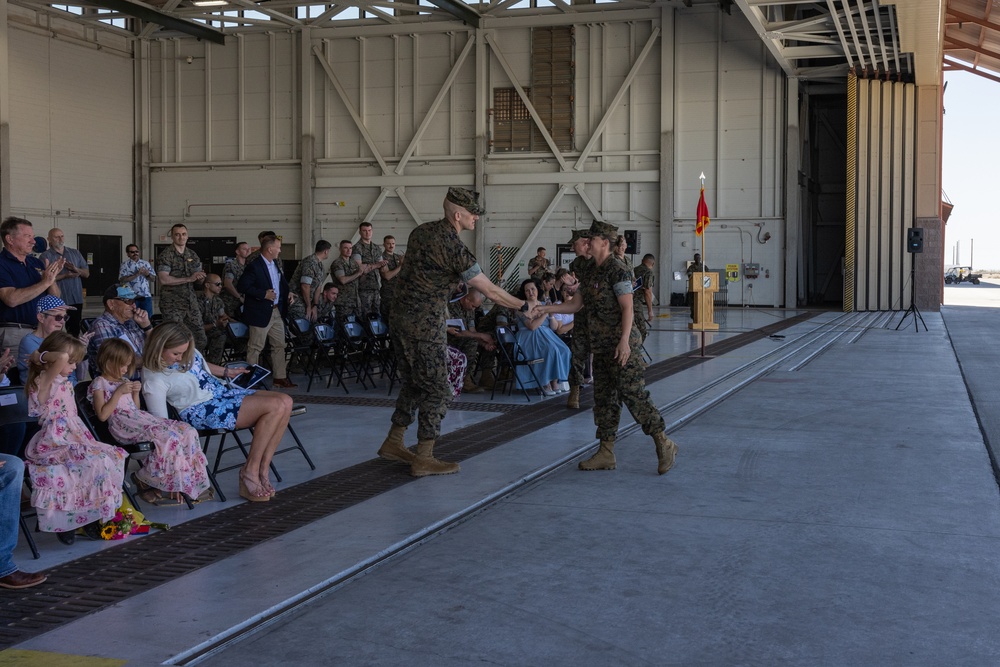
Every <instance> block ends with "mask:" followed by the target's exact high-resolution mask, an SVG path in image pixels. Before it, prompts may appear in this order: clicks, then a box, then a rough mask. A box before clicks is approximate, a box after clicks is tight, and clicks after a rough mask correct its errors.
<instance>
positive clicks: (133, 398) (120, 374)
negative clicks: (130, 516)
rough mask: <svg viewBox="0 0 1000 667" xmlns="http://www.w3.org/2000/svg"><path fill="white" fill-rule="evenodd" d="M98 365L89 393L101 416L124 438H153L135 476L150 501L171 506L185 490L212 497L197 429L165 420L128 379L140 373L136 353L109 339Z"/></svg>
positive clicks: (129, 440)
mask: <svg viewBox="0 0 1000 667" xmlns="http://www.w3.org/2000/svg"><path fill="white" fill-rule="evenodd" d="M97 365H98V367H99V368H101V369H103V371H104V374H103V375H101V376H100V377H98V378H97V379H96V380H94V381H93V382H92V383H91V385H90V389H89V390H88V396H89V398H90V400H91V402H92V403H93V404H94V410H95V411H96V412H97V417H98V418H99V419H100V420H101V421H106V422H108V428H109V429H110V430H111V433H112V434H113V435H114V436H115V437H116V438H118V440H119V441H120V442H122V443H127V444H135V443H137V442H146V441H150V442H152V443H153V445H154V449H153V451H152V452H151V453H150V454H149V456H148V457H147V458H146V461H145V463H144V464H143V466H142V468H141V469H140V470H139V471H138V472H136V473H135V474H134V475H133V476H132V477H133V480H134V481H135V482H136V486H138V487H139V490H140V491H141V492H142V496H141V497H142V498H143V500H145V501H146V502H149V503H153V504H155V505H170V504H178V503H180V502H181V497H180V495H181V494H182V493H183V494H186V495H187V496H188V497H189V498H192V499H198V500H205V499H207V498H209V497H210V495H211V494H210V491H209V480H208V473H207V472H206V466H207V463H208V462H207V461H206V460H205V455H204V454H203V453H202V451H201V446H200V443H199V440H198V431H197V430H196V429H195V428H194V427H192V426H190V425H188V424H185V423H183V422H179V421H174V420H172V419H163V418H162V417H157V416H155V415H151V414H150V413H148V412H145V411H144V410H140V409H139V408H138V404H139V390H140V389H141V388H142V384H141V383H140V382H131V381H129V380H128V379H126V378H130V377H132V374H133V373H134V372H135V353H134V352H133V351H132V347H131V346H130V345H129V344H128V343H126V342H125V341H123V340H122V339H120V338H109V339H108V340H106V341H104V343H102V344H101V348H100V349H99V350H98V351H97Z"/></svg>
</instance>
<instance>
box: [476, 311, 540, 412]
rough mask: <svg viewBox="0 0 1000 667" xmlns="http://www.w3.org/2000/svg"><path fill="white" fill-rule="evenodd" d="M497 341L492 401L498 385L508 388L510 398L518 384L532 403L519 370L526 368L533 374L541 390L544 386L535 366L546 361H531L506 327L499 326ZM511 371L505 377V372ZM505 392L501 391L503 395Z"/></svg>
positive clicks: (496, 334)
mask: <svg viewBox="0 0 1000 667" xmlns="http://www.w3.org/2000/svg"><path fill="white" fill-rule="evenodd" d="M495 336H496V340H497V349H498V354H497V366H498V368H497V371H498V372H497V378H496V382H495V383H494V385H493V391H492V392H491V393H490V400H493V398H494V397H495V396H496V392H497V385H503V386H505V387H507V395H508V396H509V395H510V393H511V391H513V386H514V383H517V386H518V388H519V389H520V390H521V391H522V392H524V397H525V398H526V399H528V402H529V403H531V396H529V395H528V390H527V389H526V388H525V386H524V385H523V384H522V383H521V379H520V378H519V377H518V376H517V369H518V368H520V367H522V366H523V367H526V368H527V369H528V371H530V372H531V377H533V378H534V379H535V384H537V385H538V387H539V389H540V388H541V386H542V383H541V381H540V380H539V379H538V376H537V375H535V369H534V368H532V367H533V366H535V365H537V364H540V363H543V362H544V361H545V360H544V359H542V358H537V359H529V358H528V356H527V355H526V354H525V353H524V350H523V349H521V346H520V345H519V344H518V342H517V338H515V337H514V334H513V332H511V330H510V329H508V328H507V327H505V326H498V327H497V328H496V332H495ZM505 369H506V370H507V371H509V372H508V373H507V374H506V375H507V376H506V377H504V375H505V374H504V372H503V371H504V370H505ZM502 392H503V390H502V389H501V393H502Z"/></svg>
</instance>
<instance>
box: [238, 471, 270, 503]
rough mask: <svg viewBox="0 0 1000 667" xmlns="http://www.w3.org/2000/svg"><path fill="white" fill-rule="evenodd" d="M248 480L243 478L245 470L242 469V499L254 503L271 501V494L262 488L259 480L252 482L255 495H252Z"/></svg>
mask: <svg viewBox="0 0 1000 667" xmlns="http://www.w3.org/2000/svg"><path fill="white" fill-rule="evenodd" d="M246 480H247V478H245V477H244V476H243V470H242V469H240V497H241V498H245V499H247V500H249V501H250V502H252V503H266V502H267V501H269V500H270V499H271V494H270V493H268V490H267V489H266V488H264V487H263V486H261V484H260V482H259V481H257V480H251V483H252V484H253V489H254V493H250V489H249V488H248V487H247V481H246Z"/></svg>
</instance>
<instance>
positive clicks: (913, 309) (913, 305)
mask: <svg viewBox="0 0 1000 667" xmlns="http://www.w3.org/2000/svg"><path fill="white" fill-rule="evenodd" d="M910 257H911V259H910V307H909V308H907V309H906V312H905V313H903V317H902V319H900V320H899V324H897V325H896V331H899V328H900V327H901V326H903V322H905V321H906V318H907V317H909V316H910V315H913V329H914V330H915V331H916V332H917V333H920V325H921V324H923V325H924V331H927V323H926V322H924V316H923V315H921V314H920V309H919V308H917V281H916V280H915V278H914V276H915V274H916V269H917V256H916V254H914V253H911V254H910Z"/></svg>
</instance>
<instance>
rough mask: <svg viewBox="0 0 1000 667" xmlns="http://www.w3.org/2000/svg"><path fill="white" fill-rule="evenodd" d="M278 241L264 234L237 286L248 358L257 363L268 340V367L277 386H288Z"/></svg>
mask: <svg viewBox="0 0 1000 667" xmlns="http://www.w3.org/2000/svg"><path fill="white" fill-rule="evenodd" d="M280 254H281V241H280V240H279V239H278V238H277V237H275V236H265V237H264V238H263V239H261V242H260V255H259V256H257V258H256V259H254V260H253V261H252V262H248V263H247V267H246V269H244V271H243V275H242V276H240V281H239V284H238V285H237V287H236V289H237V290H238V291H239V292H240V293H242V294H243V296H244V301H243V322H245V323H246V325H247V326H248V327H250V341H249V342H248V343H247V361H248V362H250V363H251V364H256V363H257V362H258V360H259V359H260V353H261V351H262V350H263V349H264V341H265V340H270V341H271V370H272V372H273V373H274V386H275V387H276V388H278V387H280V388H284V389H291V388H293V387H296V386H298V385H296V384H295V383H293V382H291V381H290V380H289V379H288V372H287V369H286V368H285V321H284V315H285V313H286V312H287V310H288V283H287V282H286V281H285V277H284V276H283V275H281V262H280V261H279V260H278V256H279V255H280Z"/></svg>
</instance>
